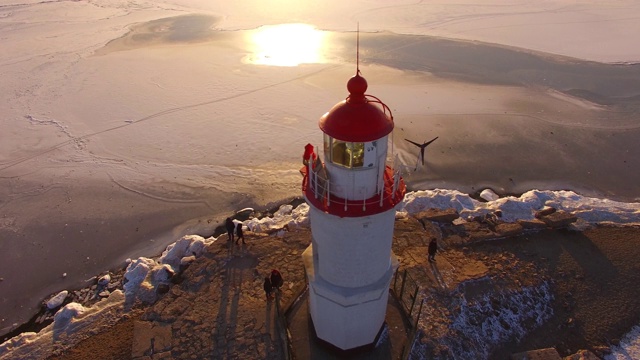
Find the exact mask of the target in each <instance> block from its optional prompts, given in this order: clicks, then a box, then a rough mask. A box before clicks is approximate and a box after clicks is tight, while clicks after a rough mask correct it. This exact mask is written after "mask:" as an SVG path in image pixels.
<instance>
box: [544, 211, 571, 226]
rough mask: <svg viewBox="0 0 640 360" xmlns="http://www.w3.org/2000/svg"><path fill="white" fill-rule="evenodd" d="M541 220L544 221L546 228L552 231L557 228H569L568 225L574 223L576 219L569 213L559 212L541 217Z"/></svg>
mask: <svg viewBox="0 0 640 360" xmlns="http://www.w3.org/2000/svg"><path fill="white" fill-rule="evenodd" d="M541 220H542V221H544V223H545V224H547V226H549V227H551V228H553V229H559V228H564V227H567V226H569V224H572V223H574V222H576V221H577V220H578V218H577V217H576V216H575V215H573V214H571V213H568V212H566V211H562V210H561V211H556V212H554V213H552V214H549V215H546V216H543V217H542V218H541Z"/></svg>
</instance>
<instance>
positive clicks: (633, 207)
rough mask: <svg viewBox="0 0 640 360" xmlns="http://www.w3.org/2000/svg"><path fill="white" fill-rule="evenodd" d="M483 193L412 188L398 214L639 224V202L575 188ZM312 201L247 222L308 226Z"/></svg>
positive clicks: (254, 226)
mask: <svg viewBox="0 0 640 360" xmlns="http://www.w3.org/2000/svg"><path fill="white" fill-rule="evenodd" d="M481 194H484V195H483V196H482V195H481V196H482V197H483V198H486V199H494V200H490V201H487V202H482V201H478V200H475V199H473V198H472V197H471V196H469V195H468V194H464V193H461V192H460V191H457V190H444V189H435V190H421V191H414V192H409V193H407V194H406V195H405V198H404V201H402V202H401V203H400V204H399V206H398V212H399V215H403V213H404V215H410V214H416V213H419V212H421V211H424V210H427V209H431V208H433V209H441V210H444V209H455V210H456V211H457V212H458V213H459V214H460V216H461V217H462V218H464V219H471V218H474V217H476V216H482V217H484V216H485V215H486V214H488V213H494V212H496V211H497V210H500V211H501V212H502V220H504V221H505V222H515V221H516V220H519V219H522V220H531V219H533V218H534V217H535V213H536V212H537V211H539V210H541V209H543V208H545V207H553V208H555V209H556V210H564V211H567V212H571V213H573V214H575V215H576V216H577V217H578V218H579V219H581V220H582V221H585V222H587V223H590V224H597V223H613V224H626V225H637V224H640V203H623V202H618V201H613V200H608V199H599V198H591V197H586V196H582V195H578V194H576V193H575V192H573V191H564V190H563V191H541V190H531V191H528V192H526V193H524V194H522V195H521V196H520V197H515V196H506V197H502V198H501V197H498V195H496V194H495V193H494V192H493V191H491V190H488V189H487V190H483V191H482V192H481ZM308 213H309V205H307V204H301V205H299V206H298V207H297V208H295V209H292V206H291V205H283V206H281V207H280V209H279V210H278V211H277V212H276V213H275V214H273V216H272V217H266V218H262V219H251V220H247V221H245V222H244V225H245V226H247V228H249V230H251V231H253V232H266V231H268V230H272V229H282V228H283V227H284V226H285V225H287V226H289V227H295V226H308V224H309V214H308Z"/></svg>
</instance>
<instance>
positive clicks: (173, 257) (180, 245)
mask: <svg viewBox="0 0 640 360" xmlns="http://www.w3.org/2000/svg"><path fill="white" fill-rule="evenodd" d="M213 241H214V240H209V239H205V238H203V237H202V236H199V235H185V236H183V237H182V238H180V239H178V241H176V242H174V243H173V244H170V245H169V246H167V248H166V250H165V251H163V252H162V255H161V256H160V259H158V262H160V263H162V264H167V265H170V266H171V267H172V268H173V270H174V272H178V271H179V270H180V263H181V260H182V258H183V257H185V256H196V257H198V256H200V255H201V254H202V252H203V251H204V249H205V248H206V247H207V245H209V244H211V243H212V242H213Z"/></svg>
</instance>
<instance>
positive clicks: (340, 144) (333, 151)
mask: <svg viewBox="0 0 640 360" xmlns="http://www.w3.org/2000/svg"><path fill="white" fill-rule="evenodd" d="M324 152H325V154H329V159H330V160H331V162H332V163H334V164H336V165H340V166H344V167H346V168H361V167H362V166H363V165H364V143H361V142H350V141H341V140H336V139H333V138H332V137H330V136H328V135H326V134H325V136H324Z"/></svg>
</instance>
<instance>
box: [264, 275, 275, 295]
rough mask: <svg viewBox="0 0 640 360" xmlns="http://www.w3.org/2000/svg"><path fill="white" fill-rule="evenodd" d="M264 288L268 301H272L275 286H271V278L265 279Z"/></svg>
mask: <svg viewBox="0 0 640 360" xmlns="http://www.w3.org/2000/svg"><path fill="white" fill-rule="evenodd" d="M262 288H264V294H265V296H266V297H267V301H269V300H271V292H272V291H273V286H272V285H271V280H269V277H265V278H264V283H263V284H262Z"/></svg>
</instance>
